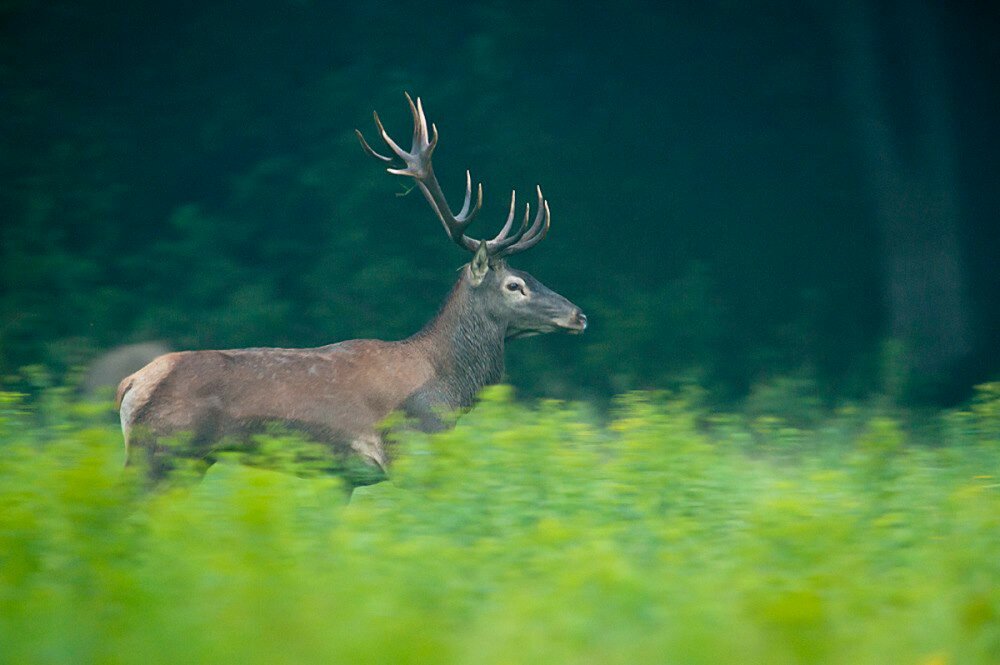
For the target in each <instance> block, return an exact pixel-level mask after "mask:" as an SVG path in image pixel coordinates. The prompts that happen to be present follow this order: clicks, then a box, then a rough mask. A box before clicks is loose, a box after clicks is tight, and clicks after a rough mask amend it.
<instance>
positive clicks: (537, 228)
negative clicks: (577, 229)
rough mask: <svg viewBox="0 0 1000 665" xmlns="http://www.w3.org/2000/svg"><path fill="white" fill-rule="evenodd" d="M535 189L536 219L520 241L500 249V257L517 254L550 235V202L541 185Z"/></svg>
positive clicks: (498, 255)
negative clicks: (544, 195)
mask: <svg viewBox="0 0 1000 665" xmlns="http://www.w3.org/2000/svg"><path fill="white" fill-rule="evenodd" d="M535 189H536V191H537V192H538V213H537V214H536V215H535V221H534V222H532V224H531V228H530V229H528V230H527V232H525V233H524V235H523V236H522V237H521V238H520V240H519V241H518V242H515V243H513V244H511V245H510V246H508V247H505V248H503V249H501V250H499V251H498V253H497V257H498V258H499V257H504V256H510V255H511V254H517V253H520V252H523V251H524V250H526V249H531V248H532V247H534V246H535V245H537V244H538V243H540V242H541V241H542V239H543V238H545V236H546V235H548V233H549V226H550V224H551V222H552V214H551V212H550V211H549V202H548V201H546V200H545V198H544V197H543V196H542V188H541V187H536V188H535Z"/></svg>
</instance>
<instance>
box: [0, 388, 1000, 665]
mask: <svg viewBox="0 0 1000 665" xmlns="http://www.w3.org/2000/svg"><path fill="white" fill-rule="evenodd" d="M997 394H998V393H997V387H996V386H995V385H993V386H986V387H984V388H983V389H982V390H981V391H980V393H979V397H978V398H977V400H976V401H975V402H974V403H973V404H972V405H971V406H970V407H969V408H968V409H966V410H963V411H957V412H953V413H950V414H947V415H946V416H944V417H943V418H941V419H940V423H941V427H940V428H939V431H940V432H941V434H940V438H939V440H938V441H936V442H935V444H934V445H925V444H921V445H917V444H914V442H913V441H912V440H910V434H909V433H908V432H909V429H908V427H907V426H906V423H904V422H901V421H900V420H897V419H894V418H893V417H891V416H889V415H886V414H884V413H881V414H877V415H870V416H869V415H866V414H865V413H864V412H863V410H858V411H855V412H852V413H841V414H839V415H838V416H837V417H834V418H831V419H830V420H829V421H828V422H827V423H826V424H824V425H823V426H820V427H817V429H815V430H801V429H796V430H791V429H790V428H788V427H785V426H783V425H782V424H781V423H780V422H773V421H769V423H770V424H768V423H767V422H766V423H764V424H761V423H760V422H758V421H759V419H760V418H759V417H758V416H756V415H754V414H751V415H750V416H749V417H744V416H742V415H729V416H724V415H719V414H707V413H704V412H703V411H702V410H701V409H700V408H699V407H698V406H697V403H696V400H695V399H694V398H693V397H685V396H676V395H675V396H669V395H662V394H648V393H635V394H629V395H627V396H624V397H622V398H620V399H619V401H618V403H617V406H616V409H615V411H614V412H613V414H612V416H611V418H610V421H609V422H608V423H602V422H601V421H600V420H599V419H598V418H596V417H595V416H594V415H593V414H591V413H590V412H589V411H588V410H587V409H586V408H585V407H582V406H577V405H572V404H564V403H557V402H539V403H534V404H529V405H525V404H521V403H517V402H514V401H512V399H511V397H510V395H509V391H508V390H507V389H505V388H502V387H501V388H497V389H494V390H492V391H490V392H488V393H487V394H486V395H485V396H484V400H483V403H481V404H480V405H479V406H478V407H477V408H476V409H475V410H473V411H472V412H471V413H470V414H468V415H467V416H465V417H464V418H463V419H462V420H461V421H460V423H459V425H458V427H456V428H455V429H454V430H451V431H448V432H444V433H442V434H438V435H435V436H430V437H427V436H421V435H409V434H408V435H405V436H403V437H402V439H401V440H400V442H399V445H400V448H399V449H400V451H401V458H400V460H399V462H398V464H397V465H396V468H395V470H394V479H393V481H392V482H391V483H382V484H380V485H375V486H371V487H368V488H363V489H361V490H359V491H358V492H356V493H355V496H354V498H353V500H352V501H351V503H350V504H345V503H344V500H343V493H342V491H341V488H340V485H339V481H338V480H337V479H336V478H332V477H328V476H323V475H320V476H315V475H314V476H312V477H301V476H303V475H306V476H309V474H308V473H306V474H303V473H301V472H302V471H303V469H297V470H298V471H299V472H300V473H299V475H293V474H288V473H283V472H281V471H275V470H265V469H258V468H251V467H247V466H243V465H238V464H235V463H232V462H223V463H220V464H218V465H216V467H214V468H213V469H212V470H211V471H210V472H209V474H208V476H207V477H206V479H205V480H204V481H203V482H202V483H200V484H195V485H191V484H186V483H177V484H173V485H168V486H166V487H163V488H161V489H159V490H157V491H154V492H146V491H141V490H139V489H138V488H137V487H135V486H134V485H133V484H132V482H131V481H130V480H129V478H127V477H123V476H122V475H121V473H120V464H121V457H122V454H121V450H120V445H121V443H120V435H119V434H118V432H117V431H116V430H115V429H113V426H112V425H110V424H108V418H107V413H106V412H105V411H104V408H101V409H96V408H92V407H86V408H85V407H81V406H79V405H73V404H71V403H70V402H68V401H67V400H66V396H65V395H64V394H59V393H58V392H56V393H52V392H51V391H50V392H49V393H48V394H47V395H48V396H47V397H43V398H41V399H38V400H35V401H34V402H32V403H31V404H27V403H26V402H25V400H24V399H23V398H21V397H19V396H17V395H14V394H11V393H4V394H3V395H2V399H0V661H4V662H51V663H81V662H115V663H130V662H136V663H155V662H165V663H166V662H170V663H175V662H246V663H254V662H259V663H276V662H296V663H298V662H349V663H363V662H399V663H405V662H421V663H426V662H462V663H480V662H481V663H509V662H594V663H616V662H620V663H634V662H657V663H662V662H677V663H723V662H741V663H753V662H761V663H763V662H767V663H785V662H787V663H796V662H820V663H852V664H854V663H886V662H912V663H946V662H958V663H977V662H982V663H995V662H997V661H998V659H1000V480H998V475H1000V473H998V470H1000V445H998V438H997V426H996V423H997V421H998V417H1000V399H998V398H997ZM775 418H776V417H775ZM276 436H277V435H276ZM293 444H294V442H292V441H289V440H284V441H277V440H270V442H267V441H265V442H264V445H262V449H265V450H271V451H274V450H278V449H282V448H285V447H289V446H292V447H294V445H293ZM269 446H270V447H269ZM286 457H287V458H289V459H291V458H293V457H295V456H286ZM289 459H285V460H284V461H285V462H288V461H289ZM282 460H283V456H282V455H280V454H271V456H270V461H271V463H272V464H277V465H278V466H281V465H282V463H283V462H282ZM293 461H294V463H295V464H301V463H302V459H301V458H295V459H294V460H293Z"/></svg>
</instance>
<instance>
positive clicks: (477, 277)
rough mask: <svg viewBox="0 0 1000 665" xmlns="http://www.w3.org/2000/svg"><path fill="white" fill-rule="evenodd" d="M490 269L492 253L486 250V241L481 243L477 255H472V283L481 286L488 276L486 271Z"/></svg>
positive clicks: (470, 269) (470, 265) (470, 271)
mask: <svg viewBox="0 0 1000 665" xmlns="http://www.w3.org/2000/svg"><path fill="white" fill-rule="evenodd" d="M489 271H490V255H489V254H488V253H487V251H486V241H485V240H483V241H481V242H480V243H479V249H477V250H476V255H475V256H473V257H472V263H470V264H469V273H470V274H471V275H472V285H473V286H479V285H480V284H482V283H483V280H484V279H485V278H486V273H488V272H489Z"/></svg>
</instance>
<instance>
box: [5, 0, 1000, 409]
mask: <svg viewBox="0 0 1000 665" xmlns="http://www.w3.org/2000/svg"><path fill="white" fill-rule="evenodd" d="M997 27H998V21H997V13H996V10H995V8H994V7H993V6H991V4H990V3H984V4H983V5H981V6H976V5H971V4H955V3H924V2H902V1H899V2H868V1H864V0H854V1H851V2H836V3H828V2H766V1H753V2H735V1H732V2H730V1H721V0H720V1H713V2H684V3H681V2H675V3H643V2H619V3H614V4H610V5H609V4H606V3H601V4H596V3H595V4H589V3H579V2H537V3H524V4H520V3H505V2H466V3H451V2H448V3H427V2H423V3H388V2H387V3H376V2H357V3H351V4H347V3H339V2H309V1H306V0H298V1H292V0H269V1H268V2H259V1H247V2H240V3H226V2H211V1H207V2H204V1H203V2H196V3H195V2H183V1H172V2H134V3H119V2H100V1H97V0H78V1H73V2H41V1H39V2H31V1H16V0H14V1H11V0H7V1H5V2H0V100H2V104H0V169H2V171H0V221H2V230H0V373H2V374H6V375H11V374H13V373H16V372H17V371H18V369H19V368H20V367H22V366H24V365H28V364H41V365H44V366H46V367H48V368H51V369H52V370H53V371H55V372H57V373H61V372H64V371H66V370H68V369H69V368H72V367H75V366H80V365H83V364H85V363H87V362H89V361H90V360H91V359H92V358H94V357H95V356H97V355H98V354H99V353H101V352H102V351H104V350H106V349H109V348H112V347H114V346H116V345H120V344H123V343H129V342H137V341H144V340H164V341H166V342H167V343H168V344H169V345H170V346H172V347H173V348H178V349H182V348H211V347H216V348H218V347H239V346H311V345H320V344H324V343H328V342H332V341H337V340H340V339H346V338H351V337H366V336H375V337H380V338H384V339H396V338H400V337H403V336H406V335H408V334H410V333H412V332H414V331H415V330H417V329H418V328H419V327H420V326H421V325H422V324H423V323H424V322H425V321H426V320H427V319H429V318H430V316H431V315H432V314H433V313H434V311H435V309H436V307H437V305H438V304H439V302H440V301H441V300H442V299H443V298H444V296H445V295H446V293H447V292H448V289H449V286H450V284H451V282H452V281H453V280H454V279H455V277H456V276H455V268H457V267H458V266H459V265H460V264H461V263H462V262H463V261H464V260H466V257H464V256H462V255H461V253H460V252H459V251H458V250H457V249H456V248H455V247H454V246H453V245H451V244H450V243H449V242H448V241H447V240H446V238H445V237H444V234H443V232H442V230H441V228H440V224H439V223H438V222H437V221H436V220H435V219H434V217H433V215H432V213H431V212H430V211H429V209H428V208H427V205H426V203H425V202H424V200H423V199H422V197H420V196H419V194H418V193H416V192H415V193H413V194H411V195H408V196H397V195H399V194H403V193H404V192H405V187H404V183H403V182H402V181H401V180H400V179H398V178H394V177H391V176H388V175H385V174H384V173H383V172H382V171H381V169H380V168H379V167H378V165H377V164H376V163H374V162H373V161H372V160H370V159H369V158H368V157H366V156H365V155H364V154H363V153H362V151H361V149H360V147H359V146H358V144H357V142H356V140H355V138H354V136H353V131H354V129H355V128H356V127H357V128H360V129H362V130H363V131H366V132H367V133H368V134H369V136H371V135H372V134H371V132H372V130H371V115H370V114H371V111H372V110H373V109H378V110H379V112H380V115H381V116H382V118H383V119H384V120H385V122H386V123H387V126H388V128H389V131H390V132H391V133H393V134H396V135H400V136H403V137H405V136H406V135H407V134H408V132H409V124H408V123H409V118H408V110H407V107H406V103H405V100H404V98H403V94H402V93H403V91H404V90H407V91H410V92H411V93H414V94H419V95H420V96H422V97H423V99H424V102H425V105H426V109H427V113H428V117H429V118H430V119H431V120H432V121H433V122H435V123H437V125H438V127H439V129H440V131H441V142H440V146H439V148H438V150H437V152H436V153H435V158H436V166H437V171H438V174H439V176H440V177H441V180H442V183H443V185H444V187H445V189H446V193H448V194H449V195H450V196H451V198H452V200H459V198H460V195H461V191H462V185H463V171H464V169H466V168H470V169H471V170H472V172H473V176H474V177H476V178H478V179H481V180H482V181H483V183H484V186H485V191H486V203H485V208H484V212H483V214H482V215H480V218H479V221H477V222H476V225H475V227H474V229H473V230H472V233H473V234H475V235H480V236H482V235H487V234H492V233H494V232H495V230H496V228H497V226H498V225H499V224H500V222H501V221H502V219H503V217H504V215H505V213H506V205H507V197H508V194H509V190H510V189H511V188H516V189H517V190H518V191H519V192H520V193H522V195H523V194H526V193H528V192H530V191H531V188H532V187H533V186H534V185H535V184H536V182H537V183H541V184H542V186H543V188H544V190H545V193H546V195H547V197H548V199H549V201H550V203H551V207H552V215H553V222H552V231H551V233H550V234H549V237H548V238H547V239H546V240H545V242H543V243H542V244H541V245H539V246H538V247H537V248H535V249H534V250H532V251H531V252H528V253H527V254H525V255H523V256H520V257H518V259H517V260H516V261H514V263H515V265H516V266H517V267H520V268H524V269H527V270H529V271H530V272H532V273H533V274H534V275H536V276H537V277H538V278H539V279H541V280H542V281H543V282H545V283H546V284H548V285H549V286H550V287H552V288H554V289H555V290H557V291H559V292H561V293H563V294H564V295H566V296H567V297H569V298H570V299H572V300H573V301H574V302H576V303H578V304H579V305H581V307H583V309H584V311H586V312H587V314H588V316H589V318H590V321H591V327H590V330H589V331H588V333H587V334H586V335H585V336H583V337H580V338H576V337H573V338H570V337H563V336H547V337H544V338H535V339H532V340H528V341H524V342H515V343H513V344H512V345H511V349H510V350H509V351H508V354H507V356H508V369H509V376H510V380H511V382H512V383H514V384H515V385H517V386H518V387H519V389H520V390H521V391H522V393H524V394H529V395H532V394H534V395H546V396H555V397H575V398H580V397H582V398H597V399H601V398H603V397H605V396H607V395H610V394H613V393H616V392H620V391H623V390H627V389H631V388H650V387H670V386H676V385H678V384H685V383H697V384H699V385H702V386H704V387H706V388H708V389H709V391H710V392H711V394H713V395H715V396H717V398H718V399H733V398H740V397H743V396H746V395H751V396H757V397H760V396H761V395H765V396H766V395H767V394H768V391H769V390H772V391H773V390H775V389H777V390H778V392H781V391H786V392H787V391H793V392H795V391H799V392H803V393H809V394H814V395H819V396H822V397H824V398H826V399H827V400H830V401H839V400H841V399H850V398H864V397H868V396H871V395H888V396H890V397H893V398H896V399H901V400H906V401H909V402H920V401H926V400H933V401H938V402H942V401H943V402H950V401H954V400H959V399H962V398H964V397H965V395H966V393H967V391H968V390H969V388H970V387H971V386H972V385H973V384H974V383H976V382H979V381H983V380H987V379H989V378H991V377H996V376H997V375H998V373H1000V353H998V352H1000V348H998V347H1000V344H998V339H1000V308H998V307H997V301H998V295H1000V271H998V270H997V269H996V264H997V259H998V257H1000V240H998V238H1000V233H998V229H1000V224H998V221H1000V220H998V211H1000V205H998V204H1000V200H998V198H1000V197H998V183H1000V180H998V175H1000V174H998V169H997V159H996V155H997V152H998V149H1000V141H998V134H997V131H996V123H997V120H998V109H1000V104H998V102H1000V74H998V72H1000V70H998V67H997V64H998V63H1000V46H998V43H1000V40H998V34H1000V33H998V32H997ZM776 386H777V388H775V387H776Z"/></svg>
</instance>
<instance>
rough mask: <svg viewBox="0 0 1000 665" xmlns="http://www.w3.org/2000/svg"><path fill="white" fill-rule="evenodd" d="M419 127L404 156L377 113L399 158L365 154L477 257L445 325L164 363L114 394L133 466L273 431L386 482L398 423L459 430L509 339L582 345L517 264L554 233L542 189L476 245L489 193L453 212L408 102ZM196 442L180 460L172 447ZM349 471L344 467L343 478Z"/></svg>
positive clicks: (563, 310) (572, 325) (151, 468)
mask: <svg viewBox="0 0 1000 665" xmlns="http://www.w3.org/2000/svg"><path fill="white" fill-rule="evenodd" d="M406 99H407V102H408V103H409V107H410V112H411V114H412V116H413V139H412V145H411V148H410V150H404V149H403V148H401V147H400V146H399V145H398V144H397V143H396V142H395V141H394V140H393V139H392V138H390V136H389V134H388V133H387V132H386V130H385V127H384V126H383V125H382V121H381V120H380V119H379V116H378V113H377V112H373V116H374V120H375V126H376V128H377V130H378V134H379V136H380V137H381V138H382V141H383V142H384V143H385V144H386V146H387V147H388V149H389V150H390V151H391V154H389V155H383V154H381V153H379V152H376V151H375V150H374V149H373V148H372V147H371V146H370V145H369V144H368V142H367V141H366V140H365V138H364V136H363V135H362V133H361V132H360V131H359V130H355V134H356V135H357V137H358V140H359V141H360V143H361V147H362V148H363V150H364V151H365V152H366V153H367V154H368V155H370V156H371V157H373V158H375V159H376V160H378V161H379V162H381V163H383V164H385V165H388V167H387V168H386V171H387V172H388V173H390V174H393V175H397V176H403V177H406V178H411V179H412V181H413V182H414V183H416V186H417V187H418V188H419V189H420V191H421V192H422V193H423V195H424V197H425V198H426V199H427V202H428V203H429V204H430V207H431V210H432V211H433V212H434V213H435V214H436V215H437V217H438V219H439V220H440V221H441V223H442V225H443V226H444V230H445V234H446V235H447V236H448V239H449V240H450V241H451V242H453V243H454V244H456V245H458V246H459V247H460V248H462V249H463V250H465V251H467V252H469V253H471V254H472V258H471V260H470V261H469V263H467V264H465V265H464V266H463V267H462V268H461V274H460V276H459V278H458V281H457V282H455V284H454V286H453V287H452V289H451V292H450V293H449V294H448V296H447V298H446V299H445V301H444V303H443V304H442V305H441V307H440V309H439V310H438V312H437V314H436V315H435V316H434V317H433V318H432V319H431V320H430V321H429V322H428V323H427V324H426V325H425V326H424V327H423V328H422V329H421V330H419V331H418V332H417V333H415V334H413V335H411V336H410V337H407V338H406V339H402V340H399V341H381V340H376V339H354V340H347V341H342V342H337V343H334V344H329V345H326V346H320V347H317V348H302V349H285V348H245V349H231V350H200V351H181V352H174V353H168V354H166V355H162V356H159V357H158V358H156V359H154V360H153V361H152V362H150V363H149V364H148V365H146V366H145V367H143V368H142V369H140V370H139V371H137V372H135V373H134V374H132V375H130V376H128V377H126V378H125V379H123V380H122V382H121V384H120V385H119V386H118V390H117V394H116V408H117V409H118V411H119V415H120V420H121V427H122V432H123V435H124V439H125V450H126V466H127V467H128V466H136V465H141V464H143V463H145V468H146V473H147V474H148V475H149V477H150V478H151V479H152V480H153V481H158V480H161V479H162V478H164V477H165V476H166V475H167V474H168V472H169V471H170V470H171V469H172V468H173V467H174V463H175V461H177V460H176V459H175V458H176V456H178V455H181V456H183V457H188V458H191V459H194V460H196V461H197V462H198V463H199V464H200V465H201V468H202V469H203V471H204V470H207V468H208V467H209V466H210V465H211V464H212V463H213V462H214V461H215V460H216V455H217V453H218V452H219V446H220V445H221V444H220V442H222V441H226V442H229V443H227V445H230V444H231V442H232V441H243V442H246V441H249V439H250V437H251V436H252V435H253V434H255V433H259V432H261V431H263V430H264V428H265V427H267V426H269V425H270V424H271V423H278V424H279V425H280V426H285V427H289V428H292V429H293V430H295V431H298V432H301V433H303V434H304V435H305V436H307V437H308V438H309V439H310V440H312V441H315V442H318V443H320V444H322V446H323V447H324V449H328V451H329V452H330V453H332V455H333V458H334V459H338V460H345V461H350V462H352V463H353V468H360V469H362V471H363V472H362V473H354V474H353V475H351V474H346V475H347V476H350V477H345V478H344V479H345V484H346V489H347V492H348V497H350V493H351V491H352V490H353V488H354V487H357V486H359V485H363V484H370V483H372V482H378V481H380V480H384V479H386V478H387V477H388V473H389V469H390V466H391V462H392V459H393V457H394V456H395V452H394V448H393V446H392V445H390V444H389V438H388V437H387V432H386V429H385V427H384V422H385V421H386V419H387V417H388V416H389V415H390V414H392V413H393V412H401V413H402V414H403V416H405V420H406V422H408V423H410V426H412V427H414V428H415V429H417V430H419V431H423V432H435V431H439V430H441V429H444V428H447V427H449V426H451V424H452V423H453V422H454V419H450V418H448V417H446V416H445V415H444V414H446V413H449V412H450V413H455V412H462V411H463V410H468V409H469V408H471V407H472V405H473V403H474V401H475V399H476V396H477V393H479V392H480V390H481V389H483V388H484V387H485V386H488V385H491V384H495V383H498V382H499V381H500V380H501V379H502V377H503V373H504V349H505V346H506V342H507V340H509V339H515V338H521V337H528V336H531V335H537V334H541V333H549V332H553V331H565V332H569V333H582V332H583V331H584V330H585V329H586V328H587V317H586V316H585V315H584V314H583V312H582V311H581V310H580V308H579V307H577V306H576V305H574V304H573V303H572V302H570V301H569V300H567V299H566V298H564V297H563V296H561V295H559V294H558V293H556V292H554V291H552V290H550V289H549V288H548V287H546V286H545V285H543V284H542V283H541V282H539V281H538V280H537V279H535V278H534V277H532V276H531V275H529V274H528V273H526V272H522V271H520V270H515V269H514V268H511V267H510V266H508V265H507V259H508V258H509V257H511V256H513V255H515V254H518V253H521V252H523V251H525V250H528V249H530V248H532V247H534V246H535V245H537V244H538V243H539V242H541V240H542V239H543V238H545V236H546V234H547V233H548V230H549V225H550V211H549V204H548V201H547V200H546V199H545V198H544V196H543V195H542V190H541V187H540V186H538V187H536V195H537V202H536V211H535V215H534V218H533V219H531V205H530V203H528V204H526V205H525V210H524V215H523V217H522V218H521V220H520V223H519V224H518V225H517V227H516V228H515V217H516V215H515V212H516V210H515V209H516V192H512V193H511V197H510V210H509V213H508V214H507V219H506V221H505V223H504V224H503V226H502V227H501V229H500V231H499V232H498V233H497V235H496V236H494V237H493V238H492V239H488V240H486V239H475V238H473V237H471V236H469V235H467V234H466V229H467V228H468V227H469V225H470V224H472V222H473V220H475V219H476V216H477V215H478V213H479V211H480V209H481V208H482V202H483V187H482V183H479V184H478V185H477V187H476V189H475V191H476V195H475V203H473V202H472V200H473V187H472V176H471V172H470V171H466V174H465V199H464V203H463V204H462V207H461V209H460V210H459V211H458V213H454V212H452V209H451V207H450V206H449V205H448V202H447V201H446V199H445V196H444V193H443V192H442V190H441V186H440V184H439V183H438V180H437V177H436V176H435V174H434V169H433V166H432V164H431V156H432V154H433V153H434V149H435V147H436V146H437V143H438V131H437V127H436V125H434V124H431V125H429V126H428V123H427V119H426V117H425V115H424V109H423V103H422V102H421V100H420V98H419V97H418V98H417V100H416V102H414V101H413V98H412V97H410V95H409V94H408V93H406ZM181 435H183V436H186V437H187V443H186V445H185V446H184V450H183V451H179V450H178V449H177V446H171V445H167V444H166V443H164V442H165V441H167V440H168V439H170V438H171V437H177V436H181ZM351 467H352V465H351V464H346V462H345V464H344V465H342V466H340V467H338V468H340V470H341V475H342V476H344V475H345V473H344V469H347V468H351Z"/></svg>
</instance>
